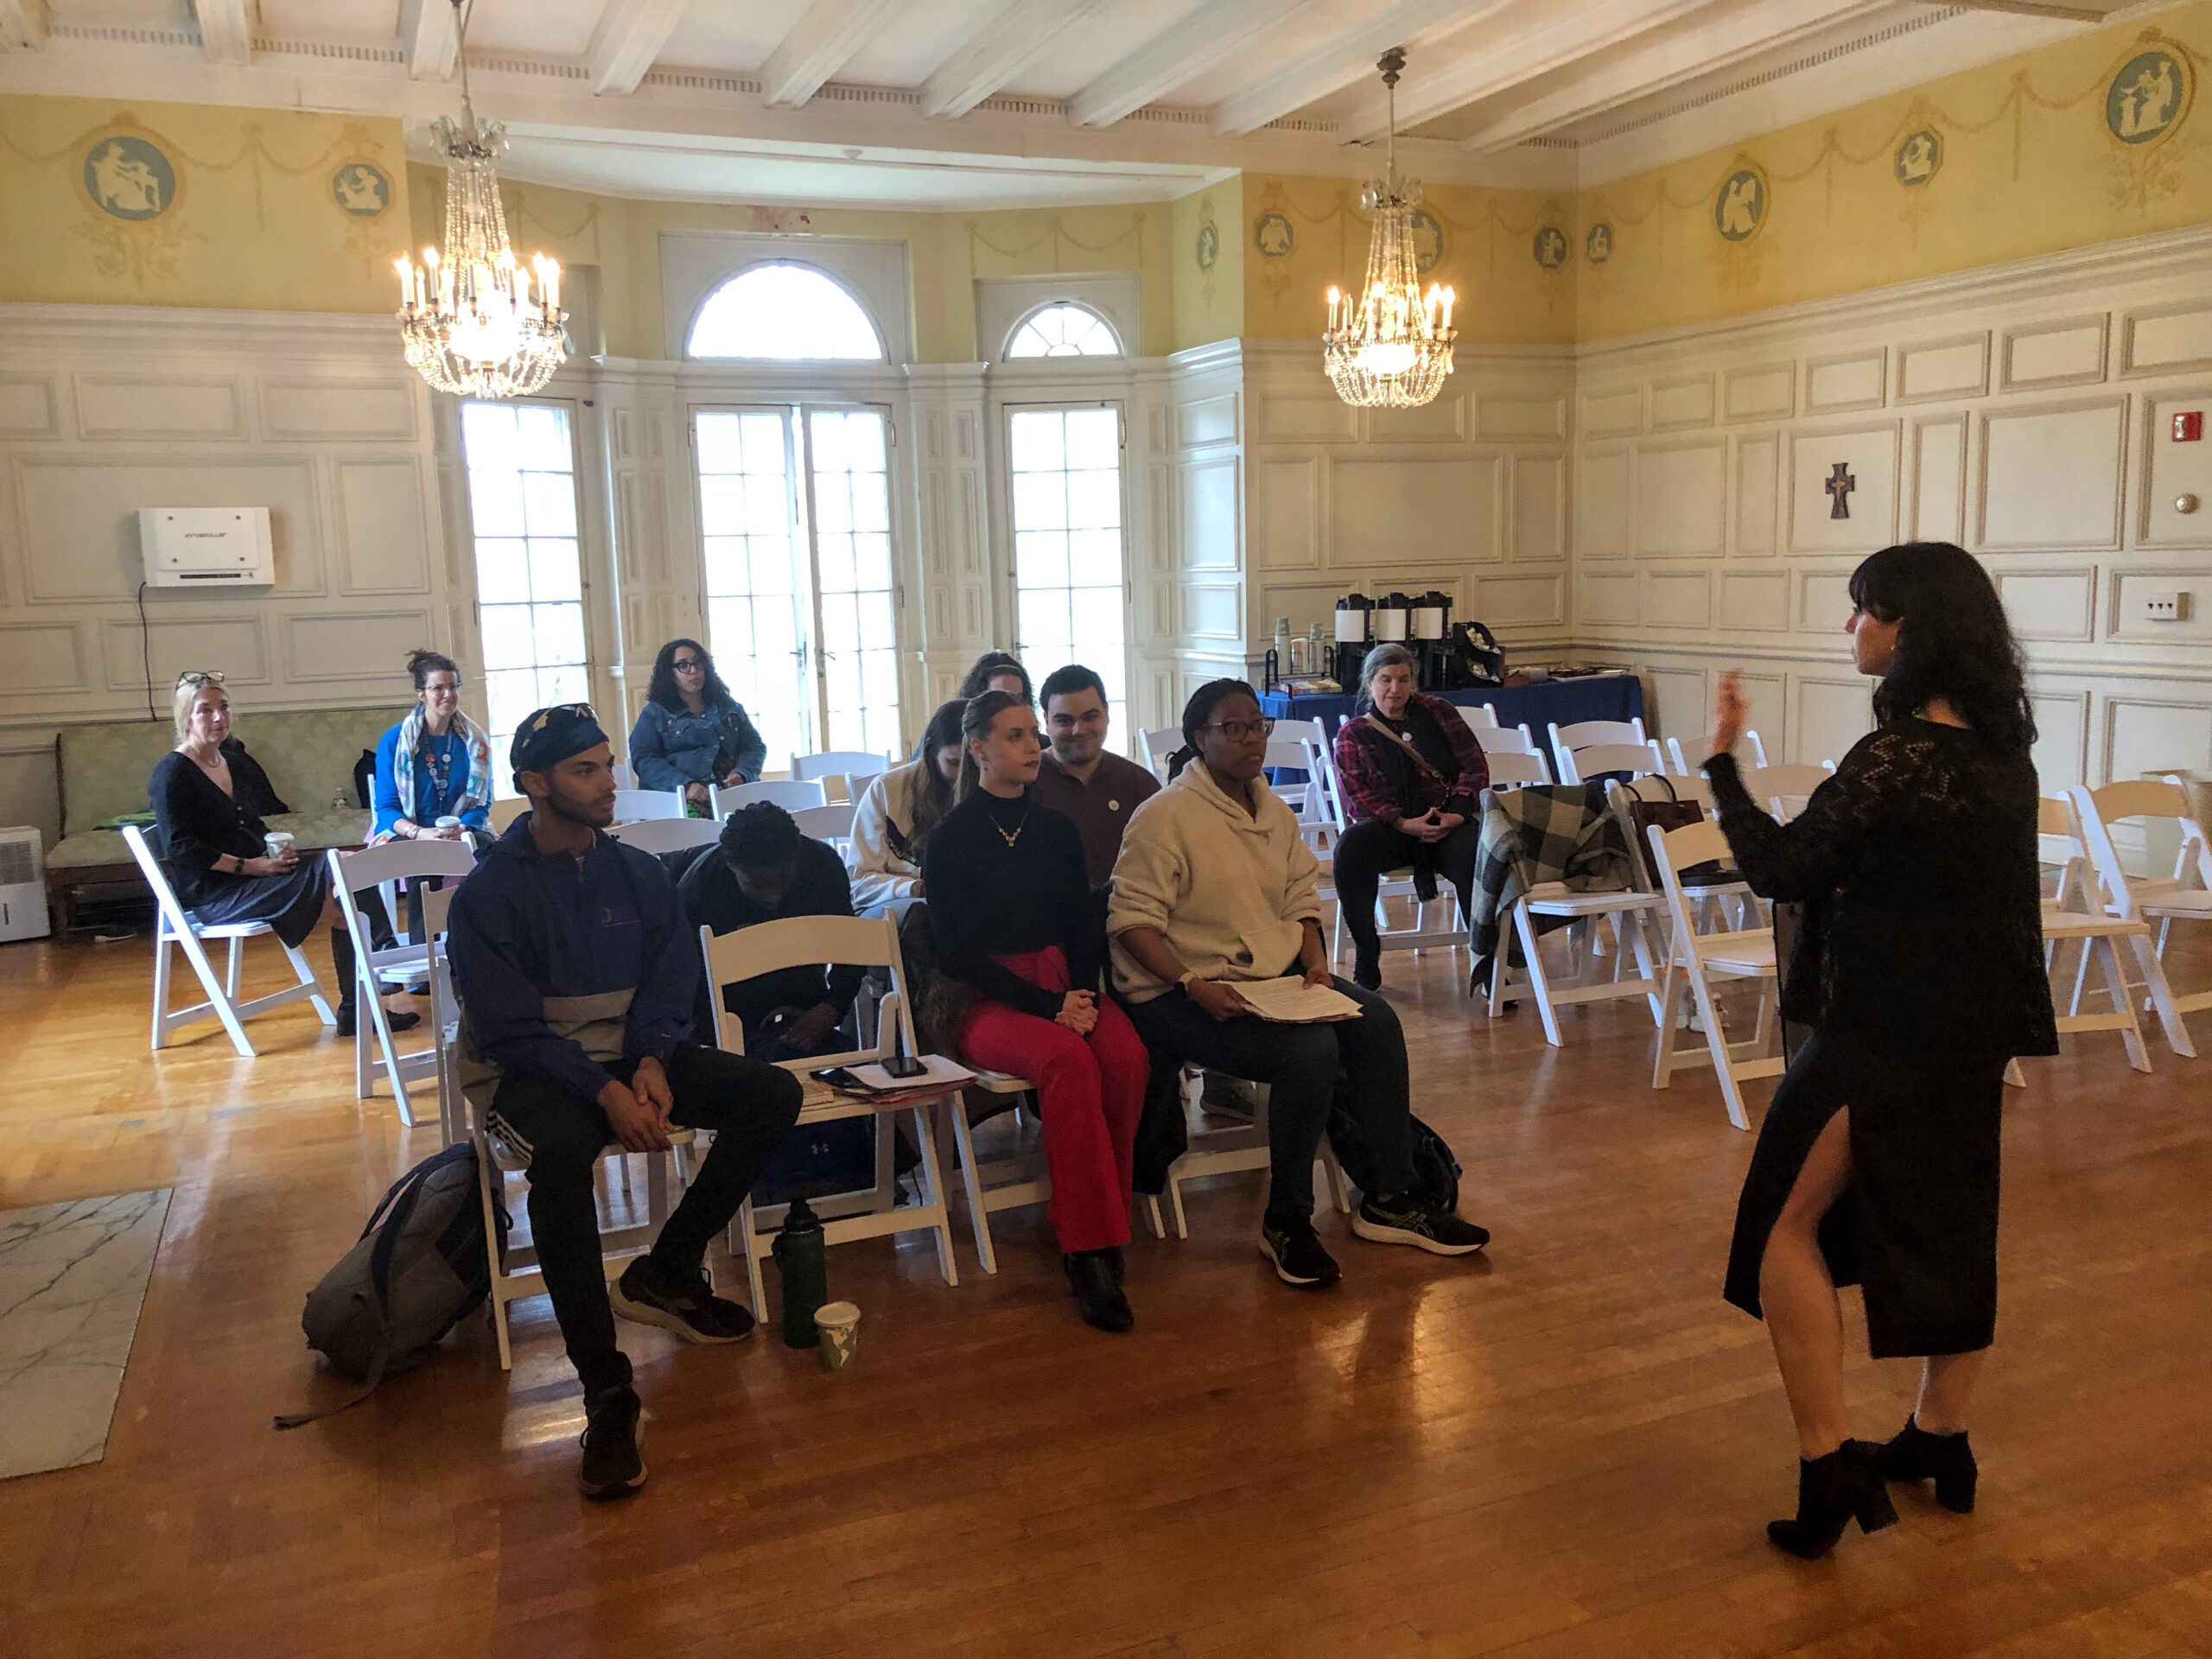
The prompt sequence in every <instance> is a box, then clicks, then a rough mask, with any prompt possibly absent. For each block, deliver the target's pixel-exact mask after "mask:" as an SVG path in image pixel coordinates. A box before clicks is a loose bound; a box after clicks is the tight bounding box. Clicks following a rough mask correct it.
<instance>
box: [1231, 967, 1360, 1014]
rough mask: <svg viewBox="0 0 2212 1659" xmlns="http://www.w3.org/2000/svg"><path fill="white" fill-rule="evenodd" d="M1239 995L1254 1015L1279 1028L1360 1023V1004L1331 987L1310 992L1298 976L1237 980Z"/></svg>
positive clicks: (1318, 986) (1316, 987)
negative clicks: (1323, 1023) (1334, 1021)
mask: <svg viewBox="0 0 2212 1659" xmlns="http://www.w3.org/2000/svg"><path fill="white" fill-rule="evenodd" d="M1233 983H1234V984H1235V985H1236V989H1237V992H1238V994H1239V995H1242V996H1243V999H1244V1000H1245V1001H1247V1002H1249V1003H1250V1004H1251V1005H1252V1012H1253V1013H1255V1014H1258V1015H1259V1016H1260V1018H1261V1019H1262V1020H1274V1022H1275V1023H1277V1024H1278V1025H1285V1026H1306V1025H1312V1024H1313V1023H1315V1022H1316V1021H1318V1020H1357V1019H1358V1018H1359V1004H1358V1003H1357V1002H1355V1001H1352V1000H1351V998H1350V997H1348V996H1346V995H1344V993H1343V992H1342V991H1339V990H1338V989H1336V988H1334V987H1332V986H1328V985H1315V986H1313V987H1311V988H1308V986H1307V985H1306V982H1305V981H1304V980H1303V979H1302V978H1300V977H1299V976H1297V975H1295V974H1292V975H1287V976H1284V977H1283V978H1281V979H1255V980H1236V981H1234V982H1233Z"/></svg>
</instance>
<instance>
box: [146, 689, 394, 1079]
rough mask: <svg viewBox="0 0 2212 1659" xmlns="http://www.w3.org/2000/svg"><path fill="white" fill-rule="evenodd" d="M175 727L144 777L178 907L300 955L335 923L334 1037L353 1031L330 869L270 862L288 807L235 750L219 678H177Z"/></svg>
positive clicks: (342, 922) (376, 913)
mask: <svg viewBox="0 0 2212 1659" xmlns="http://www.w3.org/2000/svg"><path fill="white" fill-rule="evenodd" d="M170 706H171V712H172V714H173V715H175V721H176V736H177V744H176V747H175V749H173V750H171V751H170V752H169V753H167V754H165V755H163V756H162V758H161V760H160V761H159V762H158V763H157V764H156V766H155V767H154V772H153V775H152V776H151V777H150V778H149V779H147V780H146V794H147V797H148V798H149V800H150V801H151V803H152V804H153V809H154V834H155V851H156V853H157V854H159V855H160V857H161V860H162V863H163V865H165V866H166V867H167V868H168V878H169V885H170V886H171V887H174V888H175V889H176V896H177V902H178V903H180V904H181V905H182V906H184V907H185V908H186V909H187V910H188V911H190V912H192V914H193V915H194V917H195V918H197V919H198V920H199V921H200V922H201V923H202V924H203V925H207V926H219V925H221V924H223V923H226V922H266V923H267V924H268V925H269V929H270V931H271V932H272V933H274V934H276V936H277V938H280V939H282V940H283V942H284V943H285V944H289V945H291V946H292V947H294V948H295V949H297V948H298V947H299V946H300V945H301V944H304V943H305V942H306V939H307V937H308V934H310V933H312V932H314V931H315V924H316V923H318V922H327V923H329V924H330V962H331V966H332V967H334V969H337V972H338V991H339V1004H338V1034H339V1035H340V1036H341V1037H350V1036H352V1035H353V1025H354V1001H353V992H354V983H355V976H354V973H353V935H352V934H351V933H349V932H347V931H346V918H345V914H344V912H342V911H340V909H339V906H338V899H337V895H336V894H335V893H334V892H333V891H332V890H331V878H330V863H329V861H328V860H327V859H324V858H321V857H308V858H305V859H302V857H301V856H300V855H299V854H298V853H297V852H296V851H294V850H293V849H290V848H289V847H288V848H286V849H284V853H283V856H282V857H281V858H277V857H271V856H270V853H269V849H268V846H267V844H266V842H265V841H264V836H266V835H267V834H268V826H267V825H266V824H264V823H262V821H261V815H262V813H263V812H264V811H272V812H282V811H283V810H284V804H283V802H282V801H280V800H278V799H277V796H276V791H274V790H272V789H271V788H270V785H269V774H268V773H267V772H264V771H262V769H261V767H260V765H259V763H257V761H256V760H254V759H253V757H252V756H251V755H249V754H248V753H246V752H245V749H244V748H242V747H238V746H237V745H234V744H232V743H231V741H230V736H231V698H230V694H229V693H228V692H227V691H226V690H224V689H223V678H222V676H221V675H219V674H213V673H203V672H199V671H194V672H192V673H188V674H186V675H183V676H181V677H180V678H179V679H178V680H177V683H176V690H175V696H173V697H172V698H171V700H170ZM361 902H362V906H363V908H364V910H365V913H366V914H367V916H368V919H369V920H370V922H371V924H372V926H382V925H384V904H383V900H382V899H378V898H377V897H376V896H375V895H374V894H368V895H365V897H364V898H363V899H362V901H361ZM385 1017H386V1018H387V1019H388V1020H390V1021H391V1028H392V1029H393V1030H394V1031H406V1030H409V1029H410V1028H411V1027H414V1026H416V1024H418V1023H420V1021H421V1020H422V1016H421V1015H420V1014H409V1013H405V1012H403V1011H400V1010H397V1009H390V1010H387V1011H386V1014H385Z"/></svg>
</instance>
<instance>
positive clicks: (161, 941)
mask: <svg viewBox="0 0 2212 1659" xmlns="http://www.w3.org/2000/svg"><path fill="white" fill-rule="evenodd" d="M123 839H124V842H125V844H126V845H128V846H129V847H130V856H131V857H133V858H135V859H136V860H137V861H138V870H139V874H142V875H143V876H144V877H145V878H146V885H147V886H148V887H150V888H152V889H153V893H154V1026H153V1041H152V1044H151V1046H152V1047H154V1048H155V1049H156V1050H158V1049H160V1048H161V1047H162V1045H163V1044H164V1043H165V1042H166V1041H167V1040H168V1034H169V1033H171V1032H173V1031H175V1030H177V1029H178V1028H180V1027H184V1026H189V1025H193V1024H195V1023H197V1022H198V1021H200V1020H219V1021H221V1023H222V1027H223V1029H224V1031H225V1032H226V1033H229V1035H230V1039H231V1046H232V1047H233V1048H235V1049H237V1050H238V1052H239V1053H240V1054H242V1055H244V1056H245V1058H247V1059H249V1060H250V1059H251V1058H254V1052H253V1045H252V1044H251V1042H249V1041H247V1040H246V1034H245V1022H246V1021H247V1020H251V1019H253V1018H255V1017H256V1016H257V1015H260V1014H273V1013H275V1012H276V1011H277V1009H278V1008H282V1007H289V1006H290V1005H291V1004H293V1003H295V1002H308V1003H312V1004H313V1005H314V1007H315V1014H317V1016H319V1017H320V1018H321V1020H322V1023H323V1024H324V1025H326V1026H334V1025H336V1024H337V1023H338V1016H337V1015H336V1014H333V1013H332V1012H331V1009H330V1004H329V1003H328V1002H327V1001H325V1000H324V998H323V995H322V987H321V985H320V984H318V983H317V982H316V981H315V969H312V968H310V967H308V959H307V957H305V956H303V955H302V953H301V951H300V950H299V948H298V947H297V946H296V945H289V944H284V942H283V940H282V939H277V944H279V945H281V946H283V951H284V958H285V960H286V961H288V962H289V963H291V964H292V972H293V975H294V976H295V977H296V981H297V982H296V983H295V984H291V985H287V986H286V987H285V988H283V990H281V991H272V992H270V994H269V995H266V996H257V997H255V998H254V999H253V1000H252V1001H250V1002H241V1001H238V971H239V969H241V968H242V967H243V966H244V963H245V942H246V941H247V940H248V939H250V938H254V937H255V936H256V935H257V934H262V933H267V934H269V936H270V938H276V934H275V932H274V931H272V930H271V929H270V925H269V924H268V923H266V922H220V923H212V924H207V925H203V924H201V923H200V922H198V921H195V920H194V918H193V916H192V913H191V912H189V911H188V910H186V909H185V907H184V906H183V904H182V903H181V902H180V901H179V899H178V898H177V896H176V889H175V888H174V887H171V886H169V878H168V872H167V871H165V870H163V869H162V863H161V861H160V860H159V859H157V858H156V857H155V856H154V849H153V848H152V847H151V846H149V844H148V843H147V841H146V832H145V831H144V830H143V829H140V828H139V827H138V826H137V824H135V823H126V824H124V826H123ZM216 941H220V942H222V943H223V944H226V945H227V946H228V947H229V959H228V961H227V962H226V963H225V964H224V970H223V975H222V976H221V977H220V978H217V977H216V975H215V969H214V964H213V963H210V962H209V961H208V960H207V949H206V947H207V944H210V943H213V942H216ZM173 944H174V945H175V947H176V948H177V949H178V950H181V951H182V952H183V953H184V959H185V961H186V962H187V963H190V964H191V967H192V971H193V972H194V974H195V975H197V976H199V980H200V988H201V989H202V990H204V991H206V992H207V1001H205V1002H194V1003H192V1004H190V1005H188V1007H181V1008H175V1009H172V1008H171V1007H169V947H170V946H171V945H173Z"/></svg>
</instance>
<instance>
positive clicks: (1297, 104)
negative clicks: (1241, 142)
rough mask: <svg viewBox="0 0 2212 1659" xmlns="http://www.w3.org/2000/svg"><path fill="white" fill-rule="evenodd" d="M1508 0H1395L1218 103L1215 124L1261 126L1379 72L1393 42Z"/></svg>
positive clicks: (1240, 130) (1223, 128)
mask: <svg viewBox="0 0 2212 1659" xmlns="http://www.w3.org/2000/svg"><path fill="white" fill-rule="evenodd" d="M1504 4H1505V0H1476V3H1474V4H1469V3H1468V0H1396V3H1395V4H1393V5H1390V6H1388V7H1386V8H1385V9H1384V10H1382V11H1381V12H1379V13H1378V14H1377V15H1376V16H1375V17H1374V18H1373V19H1372V20H1370V22H1365V23H1363V24H1361V25H1360V26H1359V27H1358V28H1357V29H1353V30H1351V32H1349V33H1347V34H1344V35H1338V37H1337V38H1336V39H1335V40H1333V41H1330V42H1329V44H1328V45H1327V46H1326V47H1325V48H1323V49H1322V50H1320V51H1319V52H1316V53H1313V54H1311V55H1309V56H1307V57H1305V58H1302V59H1300V60H1299V61H1297V62H1295V63H1294V64H1292V65H1290V66H1289V67H1287V68H1285V69H1281V70H1278V71H1277V72H1276V73H1274V74H1272V75H1269V76H1268V78H1267V79H1265V80H1262V81H1261V82H1260V83H1259V84H1258V85H1257V86H1248V87H1246V88H1245V89H1244V90H1243V92H1237V93H1235V94H1233V95H1232V96H1230V97H1229V98H1225V99H1222V101H1221V102H1220V103H1218V104H1217V105H1214V111H1213V130H1214V131H1215V133H1216V134H1217V135H1218V136H1220V137H1238V136H1240V135H1242V134H1244V133H1248V132H1257V131H1258V130H1260V129H1261V128H1262V127H1264V126H1266V125H1267V124H1268V122H1270V121H1280V120H1281V119H1282V118H1283V117H1285V116H1286V115H1289V114H1291V113H1292V112H1293V111H1298V110H1302V109H1304V108H1305V107H1306V105H1308V104H1311V103H1313V101H1314V100H1315V99H1322V98H1326V97H1327V96H1328V95H1329V94H1330V93H1331V92H1338V91H1339V90H1341V89H1342V88H1344V87H1346V86H1351V84H1352V83H1353V82H1354V81H1356V80H1358V79H1361V78H1363V76H1367V75H1371V74H1373V73H1375V60H1376V58H1378V57H1380V56H1381V55H1382V54H1383V53H1385V52H1388V51H1389V49H1390V48H1392V47H1394V46H1403V45H1405V44H1407V43H1408V41H1411V40H1413V39H1414V37H1415V36H1416V35H1422V34H1425V33H1427V31H1429V30H1431V29H1437V28H1439V27H1440V26H1444V25H1449V26H1450V27H1452V28H1453V29H1460V28H1464V27H1465V26H1466V25H1467V24H1470V23H1473V22H1478V21H1479V20H1480V19H1482V18H1484V17H1486V16H1490V14H1491V13H1492V12H1494V11H1498V10H1503V6H1504Z"/></svg>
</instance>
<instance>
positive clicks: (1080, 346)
mask: <svg viewBox="0 0 2212 1659" xmlns="http://www.w3.org/2000/svg"><path fill="white" fill-rule="evenodd" d="M1006 354H1007V358H1008V359H1014V358H1017V357H1119V356H1121V354H1122V341H1121V338H1120V336H1118V335H1117V334H1115V332H1114V329H1113V325H1112V324H1110V323H1109V322H1108V321H1106V319H1105V318H1103V317H1102V316H1100V315H1098V314H1097V313H1096V311H1093V310H1092V309H1091V308H1090V307H1089V306H1087V305H1075V304H1072V303H1070V302H1066V301H1062V302H1060V303H1058V304H1057V305H1047V306H1042V307H1040V308H1038V309H1037V310H1034V311H1032V312H1031V313H1030V314H1029V315H1028V316H1027V318H1025V319H1024V320H1023V321H1022V324H1021V326H1020V327H1019V328H1016V329H1015V330H1014V333H1013V334H1011V335H1010V336H1008V337H1007V342H1006Z"/></svg>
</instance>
